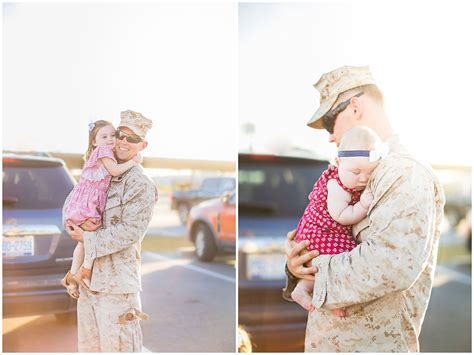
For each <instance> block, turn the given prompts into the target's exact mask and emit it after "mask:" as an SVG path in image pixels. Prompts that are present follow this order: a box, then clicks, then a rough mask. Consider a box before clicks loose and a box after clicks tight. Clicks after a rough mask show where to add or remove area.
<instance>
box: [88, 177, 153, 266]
mask: <svg viewBox="0 0 474 355" xmlns="http://www.w3.org/2000/svg"><path fill="white" fill-rule="evenodd" d="M155 202H156V190H155V187H154V186H153V185H152V184H150V183H147V182H144V181H143V180H140V179H137V178H136V177H133V178H131V179H130V180H129V181H127V182H126V185H125V189H124V196H123V199H122V217H121V220H120V222H118V223H117V224H116V225H112V226H110V227H108V228H104V229H101V230H98V231H96V232H84V249H85V251H86V252H87V253H88V255H89V257H91V258H93V259H95V258H99V257H102V256H105V255H110V254H113V253H117V252H119V251H121V250H123V249H126V248H128V247H129V246H130V245H132V244H134V243H136V242H138V241H139V240H140V239H141V238H142V237H143V235H144V234H145V232H146V229H147V227H148V224H149V222H150V220H151V218H152V216H153V209H154V205H155Z"/></svg>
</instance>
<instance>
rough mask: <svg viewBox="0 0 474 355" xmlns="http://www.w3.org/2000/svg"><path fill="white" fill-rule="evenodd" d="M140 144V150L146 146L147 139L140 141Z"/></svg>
mask: <svg viewBox="0 0 474 355" xmlns="http://www.w3.org/2000/svg"><path fill="white" fill-rule="evenodd" d="M140 145H141V149H140V150H143V149H145V148H146V147H147V145H148V142H147V141H143V142H140Z"/></svg>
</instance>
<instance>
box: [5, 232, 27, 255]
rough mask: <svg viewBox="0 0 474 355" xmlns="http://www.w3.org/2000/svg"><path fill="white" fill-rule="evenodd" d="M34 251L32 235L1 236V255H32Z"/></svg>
mask: <svg viewBox="0 0 474 355" xmlns="http://www.w3.org/2000/svg"><path fill="white" fill-rule="evenodd" d="M34 253H35V238H34V237H33V236H32V235H25V236H22V237H5V236H4V237H3V243H2V255H3V256H5V257H11V256H33V255H34Z"/></svg>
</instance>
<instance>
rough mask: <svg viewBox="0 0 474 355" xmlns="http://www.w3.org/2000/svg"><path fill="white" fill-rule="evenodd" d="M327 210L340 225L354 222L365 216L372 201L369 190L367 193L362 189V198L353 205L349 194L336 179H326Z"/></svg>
mask: <svg viewBox="0 0 474 355" xmlns="http://www.w3.org/2000/svg"><path fill="white" fill-rule="evenodd" d="M327 187H328V200H327V203H328V211H329V214H330V215H331V217H332V218H333V219H334V220H335V221H336V222H339V223H340V224H342V225H346V226H347V225H350V224H355V223H357V222H359V221H361V220H362V219H364V217H365V216H367V211H368V210H369V206H370V203H371V202H372V201H371V199H373V197H372V198H371V196H370V195H369V192H367V194H366V193H365V191H364V194H366V196H364V198H363V199H362V198H361V201H359V202H357V203H356V204H354V205H350V204H349V203H350V202H351V194H350V193H349V192H347V191H345V190H344V189H343V188H342V187H341V186H339V184H338V183H337V181H336V180H334V179H331V180H329V181H328V185H327Z"/></svg>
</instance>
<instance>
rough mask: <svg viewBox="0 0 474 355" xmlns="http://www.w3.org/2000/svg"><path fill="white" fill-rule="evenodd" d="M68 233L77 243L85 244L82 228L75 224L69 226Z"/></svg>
mask: <svg viewBox="0 0 474 355" xmlns="http://www.w3.org/2000/svg"><path fill="white" fill-rule="evenodd" d="M66 232H67V234H69V235H70V237H71V238H72V239H74V240H75V241H77V242H83V241H84V232H83V231H82V229H81V228H79V227H78V226H77V225H75V224H74V223H70V224H68V225H67V228H66Z"/></svg>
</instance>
